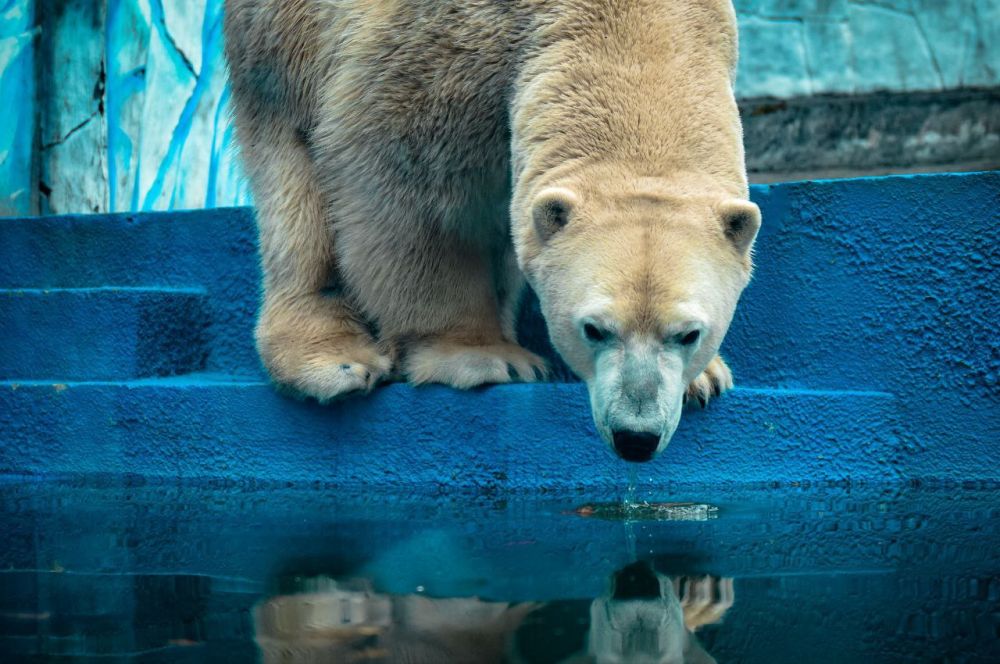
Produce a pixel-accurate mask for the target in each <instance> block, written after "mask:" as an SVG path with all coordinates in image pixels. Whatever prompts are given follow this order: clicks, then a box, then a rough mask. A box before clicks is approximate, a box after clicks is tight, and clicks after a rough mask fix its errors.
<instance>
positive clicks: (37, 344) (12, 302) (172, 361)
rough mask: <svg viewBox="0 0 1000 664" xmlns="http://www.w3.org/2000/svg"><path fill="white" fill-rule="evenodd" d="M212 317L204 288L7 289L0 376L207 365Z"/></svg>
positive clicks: (106, 374) (93, 374)
mask: <svg viewBox="0 0 1000 664" xmlns="http://www.w3.org/2000/svg"><path fill="white" fill-rule="evenodd" d="M211 323H212V314H211V310H210V306H209V302H208V297H207V294H206V292H205V291H204V290H202V289H200V288H120V287H104V288H68V289H65V288H55V289H6V290H0V329H2V330H3V331H4V342H3V343H2V344H0V377H2V378H3V379H5V380H13V379H19V378H35V379H39V378H51V379H55V380H88V379H89V380H107V379H129V378H145V377H149V376H171V375H176V374H182V373H190V372H193V371H201V370H203V369H204V368H205V364H206V362H207V361H208V356H209V354H210V353H211V345H210V339H211V337H210V328H211Z"/></svg>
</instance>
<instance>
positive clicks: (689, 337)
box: [679, 330, 701, 346]
mask: <svg viewBox="0 0 1000 664" xmlns="http://www.w3.org/2000/svg"><path fill="white" fill-rule="evenodd" d="M700 336H701V332H699V331H698V330H691V331H690V332H688V333H687V334H685V335H684V336H682V337H681V338H680V339H679V341H680V344H681V345H682V346H690V345H691V344H693V343H694V342H696V341H698V337H700Z"/></svg>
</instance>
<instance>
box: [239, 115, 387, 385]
mask: <svg viewBox="0 0 1000 664" xmlns="http://www.w3.org/2000/svg"><path fill="white" fill-rule="evenodd" d="M279 122H280V121H275V122H274V123H273V124H271V123H263V122H261V123H256V124H254V123H246V124H243V125H242V128H244V129H247V130H249V131H250V132H252V133H253V132H255V133H263V132H265V131H266V133H267V136H266V137H263V136H251V137H246V136H242V137H241V138H242V141H243V145H244V155H245V157H246V163H247V167H248V170H249V171H250V173H251V181H252V182H253V185H254V199H255V202H256V204H257V223H258V227H259V232H260V251H261V261H262V266H263V270H264V303H263V308H262V310H261V312H260V317H259V319H258V322H257V330H256V339H257V349H258V351H259V353H260V356H261V359H262V360H263V362H264V365H265V367H266V368H267V371H268V373H269V374H270V375H271V377H272V378H273V379H274V381H275V382H276V383H278V385H279V386H281V387H283V388H285V389H286V390H288V391H290V392H291V393H293V394H295V395H299V396H304V397H314V398H316V399H318V400H319V401H320V402H326V401H330V400H332V399H336V398H338V397H341V396H343V395H346V394H349V393H352V392H366V391H368V390H370V389H371V388H372V387H373V386H374V385H375V384H376V383H377V382H378V381H379V380H381V379H382V378H383V377H384V376H385V375H386V374H387V373H388V372H389V370H390V368H391V362H390V360H389V359H388V358H387V357H386V356H385V355H383V354H382V353H380V352H379V351H378V349H377V348H376V346H375V342H374V340H373V339H372V337H371V335H370V334H369V332H368V330H367V329H366V327H365V325H364V323H363V321H362V320H361V319H360V318H359V316H358V315H357V314H356V312H355V310H354V308H353V307H352V306H351V304H350V303H349V302H348V301H347V300H346V299H345V298H343V297H340V296H337V295H327V294H325V290H326V289H328V288H330V287H331V286H334V287H336V285H337V284H336V281H337V277H336V269H335V264H334V253H333V235H332V233H331V232H330V229H329V224H328V223H327V220H326V210H325V206H324V204H323V199H322V196H321V194H320V193H319V189H318V187H317V184H316V181H315V179H314V177H313V175H312V173H313V164H312V162H311V159H310V158H309V155H308V154H307V152H306V149H305V146H304V145H303V143H302V141H301V140H300V139H299V137H298V136H297V134H296V132H295V131H294V129H291V128H289V127H287V126H284V127H283V126H281V125H280V124H279ZM255 139H257V140H255ZM257 145H266V146H267V152H266V154H254V153H253V150H254V147H255V146H257ZM248 151H249V152H250V154H247V152H248Z"/></svg>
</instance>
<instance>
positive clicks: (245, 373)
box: [0, 173, 1000, 488]
mask: <svg viewBox="0 0 1000 664" xmlns="http://www.w3.org/2000/svg"><path fill="white" fill-rule="evenodd" d="M752 197H753V198H754V200H755V201H757V202H758V203H759V204H760V206H761V209H762V211H763V213H764V225H763V228H762V230H761V233H760V237H759V240H758V244H757V270H756V273H755V276H754V280H753V282H752V283H751V285H750V287H749V288H748V289H747V291H746V293H745V296H744V299H743V301H742V303H741V305H740V307H739V309H738V312H737V316H736V318H735V320H734V321H733V325H732V328H731V330H730V333H729V336H728V337H727V339H726V342H725V344H724V346H723V355H725V356H726V358H727V359H728V360H729V362H730V364H731V366H732V367H733V369H734V372H735V375H736V380H737V384H738V386H739V387H740V389H738V390H737V391H736V392H734V393H732V394H731V395H728V396H725V397H723V398H721V399H718V400H716V401H714V402H713V403H711V404H710V406H709V408H708V409H707V410H706V411H691V412H688V413H687V414H686V415H685V416H684V418H683V420H682V423H681V427H680V429H679V430H678V432H677V435H676V436H675V438H674V440H673V441H672V443H671V445H670V447H669V448H668V449H667V450H666V452H665V453H664V454H663V455H662V457H661V458H660V459H659V460H658V461H657V462H656V463H653V464H648V465H646V466H644V467H643V471H642V472H643V473H644V474H645V473H647V472H648V473H649V474H650V477H653V478H655V480H656V481H657V482H663V483H669V482H676V481H688V482H690V481H704V482H726V481H739V482H757V481H770V480H790V479H803V480H804V479H838V480H843V479H850V480H886V479H893V480H894V479H901V478H912V477H922V478H927V477H937V478H947V479H953V480H955V479H958V480H961V479H986V478H992V479H997V478H998V477H1000V473H998V470H997V469H998V467H1000V445H998V444H997V441H1000V389H998V387H1000V340H998V337H997V334H996V321H998V320H1000V297H998V291H997V278H996V275H997V274H998V273H1000V254H998V252H997V250H996V248H997V247H998V246H1000V223H997V222H998V213H997V211H998V210H1000V173H983V174H969V175H938V176H909V177H893V178H874V179H861V180H837V181H825V182H803V183H791V184H782V185H774V186H758V187H754V188H753V190H752ZM254 239H255V232H254V228H253V223H252V217H251V215H250V212H249V211H248V210H246V209H239V210H235V209H226V210H216V211H201V212H184V213H176V212H175V213H163V214H140V215H111V216H104V215H95V216H80V217H52V218H48V219H44V220H37V219H28V220H16V219H9V220H0V298H2V300H0V336H2V337H3V338H4V339H5V340H6V341H5V343H4V344H0V431H2V432H3V435H4V441H3V443H4V444H0V473H49V472H59V471H63V472H82V473H99V472H104V471H114V472H121V473H132V472H134V473H143V474H151V475H166V476H175V475H180V476H187V477H191V476H202V475H205V476H223V477H273V478H278V479H289V480H299V481H310V480H312V479H320V480H324V481H329V482H334V483H361V484H368V485H381V484H384V483H385V482H387V481H389V482H390V483H414V484H423V485H428V484H429V485H436V484H439V483H440V484H443V485H452V484H460V485H467V486H480V487H508V488H537V487H540V486H542V487H565V486H611V485H617V484H619V483H620V482H621V479H622V476H623V473H624V469H623V468H622V464H621V463H620V462H618V461H617V460H615V459H613V458H612V456H611V455H610V453H609V452H608V451H607V450H606V449H605V447H604V445H603V444H602V443H601V442H600V441H599V440H598V438H597V437H596V434H595V433H594V430H593V424H592V422H591V417H590V409H589V404H588V402H587V397H586V393H585V389H584V388H583V386H582V385H579V384H557V385H552V384H548V385H520V386H505V387H496V388H491V389H486V390H480V391H474V392H456V391H453V390H449V389H444V388H426V389H413V388H410V387H407V386H402V385H394V386H389V387H384V388H380V389H378V390H377V391H376V393H375V394H373V395H371V396H370V397H367V398H361V399H354V400H349V401H345V402H343V403H339V404H334V405H331V406H329V407H321V406H318V405H316V404H312V403H299V402H295V401H292V400H289V399H287V398H284V397H281V396H279V395H277V394H275V393H274V391H273V389H272V388H271V387H270V386H269V385H267V383H266V381H265V380H264V379H263V376H262V374H261V372H260V369H259V366H258V363H257V359H256V356H255V354H254V350H253V347H252V327H253V319H254V314H255V311H256V307H257V301H258V300H257V293H258V291H257V288H258V272H257V263H256V257H255V252H254ZM521 333H522V335H523V338H524V339H528V340H530V343H531V344H532V345H533V346H534V347H535V348H536V349H538V350H540V351H541V352H545V353H548V354H549V355H550V356H551V350H550V349H548V348H547V339H546V335H545V331H544V328H543V327H542V325H541V321H540V319H539V318H538V317H537V316H532V315H530V312H529V315H528V316H527V317H526V319H525V320H524V321H523V322H522V327H521ZM553 359H555V358H554V357H553ZM387 478H388V479H387Z"/></svg>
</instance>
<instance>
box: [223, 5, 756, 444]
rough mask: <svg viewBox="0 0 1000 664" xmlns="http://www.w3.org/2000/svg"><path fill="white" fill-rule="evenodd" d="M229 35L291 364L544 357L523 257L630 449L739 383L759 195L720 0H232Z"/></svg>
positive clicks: (602, 421)
mask: <svg viewBox="0 0 1000 664" xmlns="http://www.w3.org/2000/svg"><path fill="white" fill-rule="evenodd" d="M225 36H226V54H227V59H228V61H229V66H230V72H231V83H232V95H233V97H232V98H233V106H234V109H235V125H236V131H237V138H238V141H239V143H240V145H241V149H242V156H243V159H244V163H245V167H246V171H247V174H248V177H249V179H250V183H251V186H252V190H253V194H254V199H255V202H256V205H257V220H258V227H259V234H260V253H261V261H262V267H263V273H264V295H263V303H262V307H261V311H260V316H259V321H258V324H257V329H256V339H257V347H258V350H259V352H260V355H261V358H262V360H263V363H264V365H265V367H266V368H267V370H268V372H269V373H270V375H271V377H272V378H273V379H274V381H275V382H276V383H277V384H278V385H280V386H283V387H284V388H286V389H288V390H291V391H293V392H295V393H298V394H300V395H304V396H309V397H314V398H316V399H318V400H320V401H321V402H325V401H329V400H331V399H335V398H338V397H341V396H344V395H346V394H349V393H353V392H359V391H360V392H364V391H367V390H370V389H371V388H372V386H373V385H375V384H376V383H378V382H380V381H382V380H384V379H387V378H389V377H392V376H397V375H398V376H400V377H403V378H405V379H407V380H409V381H410V382H412V383H415V384H420V383H444V384H448V385H452V386H454V387H458V388H469V387H473V386H476V385H481V384H486V383H504V382H508V381H514V380H517V381H534V380H540V379H542V378H543V377H544V374H545V363H544V361H543V360H542V359H541V358H539V357H537V356H536V355H534V354H532V353H530V352H528V351H527V350H525V349H524V348H522V347H520V346H519V345H518V344H517V341H516V337H515V330H514V322H515V312H516V310H517V306H518V302H519V299H520V295H521V292H522V290H523V286H524V283H525V281H527V283H528V284H530V285H531V286H532V287H533V288H534V290H535V292H536V293H537V295H538V297H539V300H540V303H541V308H542V313H543V315H544V318H545V321H546V325H547V327H548V332H549V336H550V338H551V340H552V342H553V344H554V346H555V348H556V349H557V350H558V352H559V353H560V355H561V356H562V357H563V358H564V359H565V360H566V362H567V363H568V365H569V366H570V367H571V368H572V369H573V370H574V371H575V372H576V373H577V374H578V375H579V377H580V378H581V379H582V380H584V381H585V382H586V384H587V386H588V389H589V393H590V400H591V405H592V410H593V415H594V421H595V423H596V426H597V430H598V431H599V432H600V434H601V436H602V437H603V438H604V440H605V441H606V442H607V443H608V444H609V445H610V446H611V447H612V448H613V449H614V450H615V451H616V452H617V453H618V454H619V455H620V456H621V457H623V458H624V459H627V460H630V461H646V460H649V459H651V458H653V457H654V456H655V455H656V454H657V453H658V452H660V451H661V450H662V449H663V448H664V447H665V446H666V444H667V443H668V442H669V440H670V437H671V436H672V434H673V432H674V430H675V428H676V426H677V423H678V420H679V417H680V414H681V409H682V404H683V403H684V402H685V400H686V399H690V398H695V399H697V400H698V401H700V402H701V403H703V404H704V403H705V402H706V401H707V400H708V399H709V397H710V396H712V395H717V394H720V393H721V392H723V391H724V390H726V389H727V388H729V387H730V386H731V384H732V378H731V375H730V371H729V369H728V368H727V366H726V365H725V363H724V362H723V361H722V359H721V358H720V357H719V356H718V355H717V352H718V348H719V345H720V343H721V342H722V339H723V337H724V336H725V333H726V330H727V328H728V327H729V323H730V320H731V318H732V315H733V311H734V308H735V306H736V303H737V300H738V298H739V296H740V294H741V292H742V290H743V288H744V287H745V286H746V284H747V282H748V280H749V278H750V273H751V249H752V245H753V242H754V239H755V237H756V233H757V229H758V227H759V225H760V212H759V210H758V209H757V207H756V206H755V205H753V204H752V203H750V202H749V201H748V200H747V194H748V190H747V180H746V170H745V165H744V157H743V146H742V129H741V125H740V119H739V115H738V112H737V107H736V102H735V98H734V95H733V77H734V68H735V63H736V53H737V35H736V22H735V15H734V11H733V7H732V5H731V3H730V2H729V0H510V1H509V2H496V1H495V0H337V1H333V0H227V2H226V16H225Z"/></svg>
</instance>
